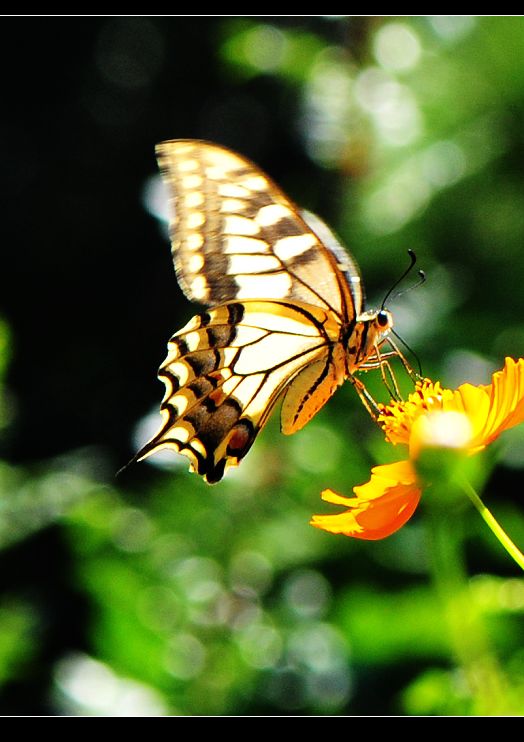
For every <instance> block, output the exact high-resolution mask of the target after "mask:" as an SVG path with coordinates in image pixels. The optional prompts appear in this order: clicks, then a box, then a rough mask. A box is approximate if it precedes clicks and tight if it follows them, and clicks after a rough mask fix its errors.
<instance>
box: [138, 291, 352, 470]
mask: <svg viewBox="0 0 524 742" xmlns="http://www.w3.org/2000/svg"><path fill="white" fill-rule="evenodd" d="M338 331H339V328H338V324H337V323H336V322H334V321H333V319H332V318H330V317H329V315H328V313H327V312H326V311H325V310H322V309H320V308H319V307H312V306H309V305H303V304H300V303H293V304H290V303H286V302H274V301H246V302H231V303H228V304H225V305H222V306H220V307H217V308H215V309H210V310H209V311H207V312H204V313H202V314H200V315H197V316H196V317H194V318H193V319H192V320H191V321H190V322H189V323H188V324H187V325H186V327H184V328H183V329H182V330H180V331H179V332H177V333H176V334H175V335H174V336H173V337H172V338H171V340H170V342H169V351H168V355H167V358H166V360H165V362H164V363H163V364H162V366H161V368H160V371H159V377H160V378H161V379H162V381H163V382H164V384H165V387H166V392H165V396H164V400H163V402H162V406H161V413H162V417H163V423H162V427H161V429H160V430H159V432H158V433H157V435H156V436H154V438H153V439H152V440H151V441H150V443H148V444H147V445H146V446H145V447H144V449H143V450H142V451H141V452H140V454H139V458H145V457H146V456H149V455H151V454H152V453H155V452H156V451H158V450H161V449H164V448H171V449H173V450H175V451H177V452H179V453H182V454H184V455H185V456H187V457H188V458H189V460H190V463H191V468H192V469H193V470H195V471H197V472H198V473H199V474H201V475H202V476H204V477H205V478H206V480H207V481H208V482H216V481H218V480H219V479H220V478H221V477H222V476H223V474H224V470H225V468H226V467H227V466H229V465H236V464H238V463H239V462H240V460H241V459H242V458H243V457H244V456H245V455H246V453H247V451H248V450H249V448H250V447H251V445H252V443H253V441H254V439H255V437H256V435H257V434H258V432H259V431H260V430H261V428H262V427H263V426H264V424H265V422H266V421H267V419H268V417H269V415H270V413H271V411H272V410H273V408H274V406H275V403H276V402H277V400H278V399H279V397H280V396H281V394H282V392H283V390H284V389H285V388H286V387H287V386H288V385H289V382H290V381H291V380H292V379H294V378H295V377H297V375H299V374H300V372H301V371H302V373H303V369H304V368H308V367H310V364H311V368H315V369H316V368H317V362H318V364H320V365H321V366H322V367H326V368H328V367H330V354H331V347H332V345H333V338H334V337H336V336H337V334H338ZM320 375H321V374H320ZM298 378H300V377H298ZM332 381H333V379H331V382H332ZM302 388H305V389H306V396H307V391H311V394H313V393H314V391H315V384H314V379H313V378H312V377H310V378H309V379H308V380H306V385H305V387H304V384H302ZM324 389H325V385H324ZM296 398H297V399H298V397H296ZM307 402H308V404H310V405H311V404H312V402H311V399H310V398H309V397H307ZM313 404H314V402H313ZM295 406H296V405H295ZM319 406H321V405H319ZM304 422H305V421H304ZM302 424H304V423H302ZM293 425H294V426H295V427H296V428H298V427H301V425H298V426H297V423H296V421H295V422H290V423H289V425H287V427H288V428H290V426H293ZM283 428H284V430H285V432H292V430H286V425H285V424H284V417H283Z"/></svg>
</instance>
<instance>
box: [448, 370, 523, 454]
mask: <svg viewBox="0 0 524 742" xmlns="http://www.w3.org/2000/svg"><path fill="white" fill-rule="evenodd" d="M445 407H446V408H447V409H458V410H459V411H463V412H464V413H465V414H466V415H467V416H468V417H469V419H470V422H471V425H472V428H473V436H472V440H471V443H470V446H471V452H472V453H475V452H477V451H479V450H481V449H482V448H484V447H485V446H487V445H489V444H490V443H492V442H493V441H494V440H495V439H496V438H498V436H499V435H500V434H501V433H502V432H503V431H504V430H508V429H509V428H513V427H514V426H515V425H518V424H519V423H522V422H524V359H522V358H520V359H519V360H518V361H515V360H513V358H506V363H505V365H504V368H503V369H502V370H501V371H497V372H496V373H494V374H493V376H492V381H491V384H487V385H486V386H478V387H475V386H472V385H471V384H462V385H461V386H459V387H458V389H457V390H456V391H455V392H454V394H453V401H452V402H451V403H449V405H445Z"/></svg>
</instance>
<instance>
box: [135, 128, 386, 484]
mask: <svg viewBox="0 0 524 742" xmlns="http://www.w3.org/2000/svg"><path fill="white" fill-rule="evenodd" d="M156 153H157V158H158V164H159V167H160V171H161V174H162V177H163V179H164V181H165V183H166V185H167V188H168V191H169V199H170V238H171V245H172V254H173V259H174V264H175V269H176V275H177V279H178V282H179V284H180V287H181V288H182V290H183V292H184V293H185V295H186V296H187V297H188V299H190V300H192V301H195V302H198V303H200V304H202V305H205V306H206V307H207V309H206V310H205V311H203V312H201V313H200V314H197V315H196V316H195V317H193V319H191V320H190V321H189V322H188V324H187V325H186V326H185V327H183V328H182V329H181V330H179V331H178V332H176V333H175V334H174V335H173V337H172V338H171V339H170V340H169V343H168V354H167V357H166V359H165V361H164V363H163V364H162V365H161V367H160V369H159V372H158V376H159V378H160V379H161V380H162V382H163V383H164V384H165V395H164V399H163V401H162V404H161V409H160V412H161V416H162V424H161V427H160V430H159V431H158V432H157V433H156V435H154V436H153V438H152V439H151V440H150V441H149V442H148V443H147V444H146V445H145V446H144V447H143V448H142V449H141V451H139V452H138V454H137V455H136V456H135V460H141V459H144V458H146V457H148V456H150V455H152V454H154V453H156V452H157V451H160V450H162V449H171V450H173V451H176V452H178V453H180V454H183V455H184V456H186V457H187V458H188V459H189V462H190V467H189V468H190V470H191V471H195V472H197V473H198V474H200V475H202V476H203V477H204V479H205V480H206V481H207V482H208V483H214V482H218V481H219V480H220V479H221V478H222V476H223V475H224V472H225V470H226V468H227V467H229V466H236V465H238V464H239V463H240V461H241V460H242V459H243V458H244V456H245V455H246V454H247V452H248V451H249V449H250V448H251V446H252V445H253V442H254V441H255V438H256V437H257V435H258V433H259V432H260V430H261V429H262V428H263V427H264V425H265V423H266V422H267V420H268V418H269V416H270V414H271V413H272V411H273V410H274V408H275V406H276V404H277V402H279V401H280V400H281V401H282V406H281V430H282V432H283V433H284V434H286V435H289V434H291V433H294V432H296V431H298V430H300V429H301V428H302V427H303V426H304V425H305V424H306V423H307V422H308V421H309V420H310V419H311V418H312V417H313V416H314V415H315V414H316V413H317V412H318V410H319V409H320V408H321V407H322V406H323V405H324V404H325V403H326V402H327V400H328V399H329V398H330V397H331V396H332V395H333V393H334V392H335V390H336V389H337V387H338V386H339V385H340V384H342V382H343V381H345V380H349V381H350V382H352V383H353V385H354V386H355V388H356V390H357V392H358V394H359V395H360V397H361V399H362V401H363V402H364V405H365V406H366V407H367V409H368V410H369V411H370V412H371V413H372V414H373V415H375V416H376V411H377V407H376V404H375V403H374V401H373V399H372V397H371V396H370V395H369V394H368V393H367V390H366V388H365V386H364V384H363V383H362V381H360V380H359V379H358V378H357V377H356V373H357V372H358V371H367V370H369V369H372V368H381V369H382V368H383V366H384V364H387V358H388V357H390V356H393V355H400V353H399V351H398V349H397V348H396V346H395V345H394V344H393V342H392V341H391V338H390V332H391V329H392V325H393V319H392V316H391V314H390V312H389V311H388V310H386V309H384V308H383V307H382V308H381V309H379V310H378V311H365V310H364V291H363V287H362V282H361V278H360V273H359V270H358V267H357V265H356V263H355V261H354V259H353V258H352V257H351V256H350V255H349V254H348V253H347V252H346V250H345V249H344V248H343V247H342V245H341V244H340V243H339V242H338V241H337V239H336V238H335V237H334V235H333V234H332V232H331V231H330V230H329V229H328V227H327V226H326V225H325V224H324V223H323V222H322V221H321V220H320V219H319V218H318V217H316V216H315V215H313V214H310V213H308V212H305V211H301V210H300V209H299V208H298V207H297V206H296V205H295V204H294V203H293V202H292V201H291V200H290V199H289V198H288V197H287V196H286V195H285V194H284V193H283V191H282V190H281V189H280V188H279V187H278V186H277V185H276V184H275V183H274V182H273V181H272V180H270V178H269V177H268V176H267V175H266V174H265V173H264V172H262V170H260V169H259V168H258V167H257V166H256V165H255V164H253V163H252V162H250V161H249V160H248V159H246V158H245V157H243V156H241V155H239V154H237V153H235V152H233V151H231V150H229V149H226V148H225V147H222V146H220V145H218V144H213V143H211V142H206V141H200V140H171V141H166V142H162V143H161V144H159V145H158V146H157V147H156ZM386 341H388V342H389V343H390V347H391V350H390V351H388V352H386V353H382V352H381V350H380V349H381V347H382V345H383V344H384V343H385V342H386Z"/></svg>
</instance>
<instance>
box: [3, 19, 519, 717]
mask: <svg viewBox="0 0 524 742" xmlns="http://www.w3.org/2000/svg"><path fill="white" fill-rule="evenodd" d="M438 18H441V19H442V18H444V21H443V20H441V21H439V20H438ZM438 18H437V19H436V20H435V19H433V18H429V17H422V16H407V17H400V18H394V17H368V16H361V17H351V16H349V17H314V16H304V17H301V16H288V17H286V16H278V17H269V16H264V17H249V16H246V17H234V16H232V17H197V16H195V17H161V16H155V17H139V16H138V17H69V18H67V17H61V18H60V17H32V18H21V17H18V18H16V17H4V19H3V34H2V44H1V45H0V55H1V60H0V69H1V70H2V72H1V76H2V87H1V99H2V111H3V114H2V117H1V120H0V132H1V136H0V164H1V173H2V175H1V178H0V184H1V186H0V187H1V198H2V215H3V219H2V224H3V238H2V255H3V261H2V269H1V271H0V315H1V318H2V319H3V321H4V323H3V324H2V326H1V329H2V332H1V333H0V341H1V342H0V355H1V356H2V364H1V367H4V368H3V370H4V380H3V382H1V385H0V397H1V399H2V404H1V413H0V414H1V418H2V420H1V426H0V436H1V437H0V457H1V460H0V464H1V466H0V497H1V501H2V505H0V547H1V549H2V551H1V553H0V586H1V591H2V593H1V596H0V711H1V713H3V714H4V715H16V714H19V715H28V714H73V715H75V714H107V715H116V714H124V715H125V714H131V713H139V714H140V713H143V714H156V713H158V714H190V715H191V714H194V715H201V714H216V715H234V714H265V715H266V714H268V715H269V714H350V715H365V714H377V715H381V714H414V715H423V714H450V713H451V714H452V713H463V714H468V713H471V714H474V713H478V712H479V711H478V709H479V706H477V705H475V704H476V701H475V698H474V697H473V696H474V694H473V695H472V694H470V693H469V692H467V691H464V689H463V688H460V687H459V686H460V684H458V685H457V683H456V676H455V674H456V668H457V667H460V658H458V659H457V656H456V652H455V651H454V649H453V642H452V641H451V640H448V639H447V638H446V636H445V635H443V633H444V634H445V632H442V631H441V630H440V625H441V624H440V621H439V620H435V615H438V610H440V609H438V608H436V606H437V605H438V599H437V594H436V592H435V590H434V588H433V586H432V582H431V578H430V576H429V575H430V573H431V569H430V566H429V563H430V561H431V555H430V554H429V555H428V546H427V534H426V531H425V525H424V519H423V515H418V514H417V516H416V517H415V519H414V522H413V523H410V524H409V525H408V526H406V528H405V529H404V530H403V531H402V532H400V533H399V534H397V535H395V536H394V537H391V539H388V540H387V541H385V542H383V543H376V544H373V543H355V542H350V541H349V540H348V539H345V538H344V537H330V536H328V535H326V534H323V533H320V532H317V531H315V530H314V529H312V528H310V527H309V526H308V519H309V516H310V515H311V513H313V512H321V511H322V508H323V506H322V505H321V504H320V500H319V497H318V495H319V493H320V491H321V489H322V488H324V487H327V486H330V487H334V488H336V489H339V490H340V491H342V492H345V493H346V494H349V493H350V491H351V488H352V486H353V485H355V484H358V483H362V482H364V481H366V479H367V477H368V476H369V468H370V466H371V465H373V464H375V463H378V462H379V461H381V460H383V459H381V458H380V457H381V456H382V457H384V456H389V460H396V459H397V458H399V456H398V452H395V451H393V452H389V451H388V452H386V451H385V449H384V446H383V443H382V441H381V436H380V433H379V432H378V431H376V430H372V429H371V428H372V426H371V423H370V422H369V420H368V419H367V418H366V415H365V413H364V411H363V410H362V409H360V408H359V403H358V400H356V398H355V396H354V394H353V392H352V390H351V389H349V388H348V389H345V388H344V389H343V390H341V391H340V392H338V393H337V401H336V402H332V403H331V405H328V406H327V408H326V409H325V410H322V412H321V413H319V416H318V419H316V420H315V421H314V422H312V423H311V424H310V425H309V426H308V427H307V428H306V429H305V430H304V431H302V432H301V433H299V434H297V436H295V437H293V438H292V439H287V438H286V439H284V438H283V437H281V436H280V434H279V433H278V420H274V421H272V423H271V425H270V426H269V427H268V429H267V431H265V432H264V434H263V435H262V436H261V437H260V440H259V441H257V444H256V446H255V448H254V450H253V452H252V453H250V456H249V459H248V460H251V461H252V463H251V464H248V460H246V462H245V464H243V466H242V467H241V468H240V469H239V472H238V475H237V476H232V477H231V478H230V479H229V478H228V479H226V481H225V482H224V483H223V484H221V485H219V486H217V487H216V488H211V489H210V488H207V487H206V486H205V485H203V484H202V483H201V482H200V481H198V480H197V478H196V477H193V476H192V475H189V474H188V473H187V472H186V471H185V463H183V465H182V467H177V468H176V469H174V470H173V469H171V470H168V471H165V470H162V469H159V468H158V467H155V466H149V465H147V464H141V465H137V466H135V467H132V468H131V469H129V470H127V471H126V472H125V473H124V474H122V475H121V477H119V478H118V479H117V478H115V472H116V471H117V470H118V469H119V468H120V467H121V466H122V465H123V464H125V463H126V461H127V460H129V458H130V457H131V456H132V455H133V453H134V451H135V450H136V445H137V444H136V440H134V439H133V430H134V428H135V426H136V424H137V423H138V421H139V420H140V419H141V418H142V417H143V416H145V415H146V414H148V413H151V411H152V410H155V409H156V408H157V406H158V403H159V401H160V397H161V393H162V392H161V386H160V384H159V383H158V381H157V380H156V378H155V374H156V369H157V367H158V365H159V364H160V362H161V361H162V360H163V357H164V350H165V344H166V341H167V339H168V337H169V336H170V335H171V334H172V333H173V332H174V331H175V330H176V329H178V328H179V327H180V326H181V325H182V324H183V322H185V321H186V320H187V319H189V317H190V316H191V315H192V314H193V313H194V311H195V307H192V306H190V305H189V303H188V302H187V300H186V299H185V298H184V297H183V295H182V293H181V291H180V289H179V288H178V286H177V283H176V280H175V276H174V272H173V269H172V264H171V258H170V252H169V247H168V243H167V241H166V239H165V232H164V230H163V228H162V227H161V225H160V224H159V222H158V220H157V219H156V218H155V217H154V216H153V215H152V214H151V213H150V212H149V211H148V209H147V207H146V205H145V201H144V193H145V187H146V184H147V183H148V182H149V180H148V179H150V178H151V177H152V176H154V175H155V174H156V163H155V159H154V146H155V144H156V143H157V142H159V141H162V140H163V139H171V138H185V137H187V138H203V139H210V140H213V141H216V142H219V143H222V144H225V145H227V146H229V147H232V148H233V149H235V150H238V151H239V152H242V153H243V154H245V155H247V156H248V157H250V158H251V159H253V160H254V161H256V162H257V163H259V164H260V166H261V167H263V169H264V170H266V171H267V172H268V173H270V174H271V176H272V177H273V178H274V179H275V180H276V181H277V182H278V183H279V184H280V185H281V186H282V187H283V188H284V190H285V191H286V192H287V193H289V194H290V195H291V196H292V197H293V198H294V199H295V200H296V201H297V202H299V203H300V204H301V205H303V206H305V207H307V208H309V209H312V210H314V211H316V212H318V213H319V214H320V215H321V216H322V217H323V218H324V219H326V221H327V222H328V223H330V224H331V225H332V226H333V227H334V228H335V229H336V230H337V231H338V232H339V234H340V235H341V237H342V239H343V240H344V241H345V243H346V244H348V245H349V246H350V248H351V250H352V252H353V253H354V255H355V257H356V259H357V260H358V262H359V264H360V265H361V267H362V272H363V275H364V278H365V282H366V286H367V290H368V295H369V296H370V300H371V303H373V300H374V301H375V302H377V303H380V302H381V300H382V297H383V296H384V295H385V293H386V291H387V290H388V289H389V287H391V286H392V284H393V283H394V281H395V280H396V278H397V277H398V276H399V275H400V273H402V271H403V270H404V268H405V267H406V265H407V260H408V259H407V255H406V250H407V248H408V247H410V248H413V249H415V251H416V252H417V255H418V259H419V264H420V265H421V267H423V268H424V269H425V271H426V273H427V282H426V284H425V285H424V286H423V287H420V288H418V289H416V290H414V291H413V292H408V293H407V294H406V295H404V296H403V297H401V298H400V299H398V300H397V302H396V305H395V306H392V307H391V308H392V310H393V311H394V312H395V316H396V318H397V324H396V327H397V328H398V330H399V332H400V333H401V335H402V337H403V338H405V340H406V341H407V342H408V343H409V344H410V346H412V347H413V348H414V349H415V350H416V353H417V356H418V357H419V358H420V359H421V361H422V364H423V369H424V372H425V373H426V374H428V375H430V376H431V377H432V378H434V379H438V378H440V379H442V382H443V384H444V385H445V386H453V385H456V384H458V383H461V382H463V381H465V380H469V381H472V382H473V383H479V382H483V383H487V382H488V381H489V378H490V372H491V371H493V370H495V369H497V368H501V367H502V365H503V359H504V356H505V355H512V356H513V357H516V358H517V357H519V356H520V355H522V352H523V348H524V330H523V327H522V320H521V317H522V313H523V311H524V296H523V291H522V276H523V275H524V253H523V250H522V244H523V238H524V217H523V213H524V211H523V208H522V204H523V197H524V179H523V164H524V148H523V146H524V137H523V131H524V127H523V121H524V63H523V62H522V60H523V59H524V57H523V52H524V22H523V21H522V19H521V18H497V17H493V18H487V17H486V18H474V17H471V18H470V17H460V16H458V17H448V20H447V21H445V18H446V17H438ZM468 19H469V20H468ZM446 23H447V26H446ZM390 27H393V32H392V33H391V34H390V36H389V37H388V36H387V33H389V32H388V31H387V29H388V28H390ZM384 29H386V34H385V35H384ZM395 29H396V31H395ZM395 33H397V36H396V37H395ZM388 38H389V40H390V41H389V42H388ZM395 38H396V42H395ZM384 39H385V40H386V41H384ZM391 39H393V41H391ZM413 39H414V41H413ZM388 43H389V46H388ZM395 43H396V44H397V46H396V47H395ZM388 49H390V50H391V49H393V52H391V51H390V52H388ZM395 49H396V51H395ZM399 49H400V51H399ZM403 49H404V50H405V49H407V50H408V52H407V56H406V54H404V55H403V51H402V50H403ZM384 50H385V51H384ZM410 50H411V51H410ZM388 53H389V55H390V56H389V57H388ZM410 54H411V56H410ZM391 55H392V56H391ZM395 55H396V56H395ZM388 60H389V61H388ZM395 60H397V61H396V62H395ZM398 60H400V62H399V61H398ZM406 60H407V61H406ZM370 70H371V75H370V74H369V72H370ZM365 73H366V74H367V76H366V74H365ZM377 81H378V82H377ZM388 85H389V87H388ZM373 86H374V87H373ZM388 96H389V97H388ZM403 117H404V118H403ZM408 283H409V281H408ZM370 383H371V385H373V383H374V382H373V381H371V382H370ZM154 420H156V418H154ZM523 451H524V438H523V437H522V434H521V433H518V431H516V432H515V434H514V435H513V437H511V439H509V438H508V442H507V444H506V446H505V447H504V448H503V449H501V452H500V453H499V459H498V461H499V465H498V468H496V469H494V470H493V471H492V473H491V474H488V473H486V477H487V478H488V488H487V492H488V493H489V498H490V503H492V504H494V507H495V509H496V510H497V514H498V515H499V516H500V519H501V520H503V521H504V524H505V526H507V527H508V530H510V531H511V532H512V534H513V536H514V537H515V539H516V540H517V542H518V540H519V539H518V536H519V534H520V536H522V535H524V520H523V518H522V508H521V490H522V485H521V471H522V461H523V457H522V452H523ZM324 455H325V456H326V459H325V461H324V462H323V463H322V465H320V463H319V462H318V461H317V462H316V463H315V461H316V458H315V457H316V456H318V457H319V458H320V459H321V460H322V459H323V456H324ZM490 465H492V464H490ZM244 466H245V467H246V473H245V474H244V475H242V474H241V472H242V469H243V468H244ZM486 466H487V464H486ZM194 480H195V481H194ZM323 512H325V510H324V511H323ZM450 528H452V529H453V528H454V522H453V519H450ZM459 530H460V532H461V534H462V536H461V538H462V541H461V544H462V548H463V553H464V554H465V560H466V561H465V563H466V570H467V572H468V574H469V575H470V576H471V578H472V583H471V584H472V586H473V587H472V589H473V590H476V591H477V592H475V593H474V594H475V595H476V596H477V598H478V602H479V606H478V612H479V615H481V617H482V618H483V619H484V618H485V617H486V615H487V617H488V630H487V635H488V637H489V641H490V642H491V645H492V646H491V650H490V651H493V653H494V655H496V656H498V660H499V662H500V664H501V665H502V666H503V669H504V672H505V673H506V674H507V677H508V683H509V685H510V686H511V688H512V689H518V688H521V686H522V683H523V682H524V654H523V652H522V612H523V610H524V598H523V594H524V593H523V590H524V588H523V585H522V579H521V577H520V576H519V575H518V574H517V572H516V568H515V567H514V565H513V564H512V563H511V561H510V559H509V557H507V556H506V555H505V554H504V552H502V550H501V549H500V547H499V546H498V544H497V543H496V542H494V540H493V537H492V536H491V534H489V532H487V529H486V530H485V529H484V528H483V526H482V524H481V522H480V519H479V518H478V516H477V515H476V514H475V513H474V512H473V511H471V512H469V511H468V515H467V517H466V518H465V519H464V523H462V524H461V525H460V529H459ZM520 542H521V543H522V538H521V539H520ZM246 565H247V566H246ZM239 575H241V577H239ZM504 591H506V592H504ZM508 591H510V592H511V591H513V592H511V595H512V596H513V597H512V598H511V600H510V599H509V598H507V594H509V593H508ZM505 596H506V597H505ZM436 612H437V613H436ZM512 692H513V691H512ZM514 692H515V693H517V691H514ZM517 695H518V694H517ZM104 699H105V700H104ZM129 699H131V700H129Z"/></svg>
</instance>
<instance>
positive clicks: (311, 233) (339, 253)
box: [157, 140, 362, 316]
mask: <svg viewBox="0 0 524 742" xmlns="http://www.w3.org/2000/svg"><path fill="white" fill-rule="evenodd" d="M157 156H158V162H159V166H160V169H161V172H162V174H163V178H164V180H165V182H166V183H167V186H168V190H169V195H170V200H171V215H172V216H171V225H170V229H171V241H172V248H173V257H174V261H175V266H176V271H177V276H178V280H179V283H180V285H181V287H182V288H183V290H184V292H185V293H186V295H187V296H188V297H189V298H190V299H192V300H194V301H198V302H200V303H202V304H207V305H210V306H216V305H218V304H221V303H223V302H226V301H232V300H243V299H289V300H292V301H302V302H305V303H308V304H311V305H314V306H320V307H322V308H324V309H331V310H333V311H334V312H335V313H336V314H338V315H339V316H347V315H349V316H355V315H356V314H358V313H359V312H360V310H361V304H362V298H361V289H360V284H359V278H358V271H357V270H356V267H355V265H354V262H353V261H352V259H351V258H350V257H349V256H348V255H346V253H345V252H344V250H343V248H342V247H341V246H340V245H339V244H338V243H336V246H337V249H335V250H332V249H327V248H326V246H325V245H324V244H323V242H322V241H321V239H322V238H319V236H318V234H317V231H316V230H315V228H314V226H313V227H312V222H311V220H310V219H308V218H307V216H306V215H304V214H302V213H300V212H299V210H298V209H297V207H296V206H295V205H294V204H293V203H292V202H291V201H290V200H289V199H288V198H287V197H286V196H285V194H284V193H283V192H282V191H281V190H280V189H279V188H278V186H276V185H275V184H274V183H273V182H272V181H271V180H270V179H269V178H268V177H267V175H265V174H264V173H263V172H262V171H261V170H260V169H259V168H258V167H257V166H256V165H254V164H253V163H251V162H250V161H249V160H247V159H246V158H244V157H241V156H240V155H238V154H236V153H234V152H232V151H230V150H228V149H225V148H223V147H219V146H218V145H214V144H211V143H209V142H202V141H198V140H173V141H168V142H163V143H162V144H159V145H158V146H157ZM316 225H317V226H318V227H319V228H323V230H324V232H326V233H327V232H328V230H327V227H325V225H323V223H322V222H320V220H318V219H317V220H316ZM329 234H330V237H331V238H332V242H333V243H335V242H336V240H335V238H334V237H332V235H331V233H329ZM344 272H346V274H347V275H346V276H343V273H344ZM348 275H350V281H353V279H355V281H356V283H355V284H353V283H350V284H348V281H347V276H348Z"/></svg>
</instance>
